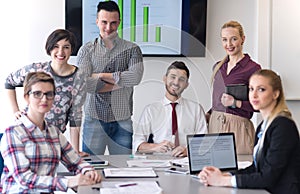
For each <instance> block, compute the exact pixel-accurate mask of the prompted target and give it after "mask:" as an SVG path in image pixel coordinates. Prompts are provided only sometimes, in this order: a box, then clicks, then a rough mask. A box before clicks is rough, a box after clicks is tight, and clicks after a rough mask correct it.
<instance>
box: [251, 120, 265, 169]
mask: <svg viewBox="0 0 300 194" xmlns="http://www.w3.org/2000/svg"><path fill="white" fill-rule="evenodd" d="M266 125H267V121H264V122H263V124H262V126H261V128H260V131H259V132H258V134H257V137H258V141H257V144H256V145H255V147H254V151H253V161H254V164H255V166H256V167H257V161H256V157H257V154H258V152H259V149H260V144H261V143H260V140H261V137H262V135H263V133H264V130H265V128H266Z"/></svg>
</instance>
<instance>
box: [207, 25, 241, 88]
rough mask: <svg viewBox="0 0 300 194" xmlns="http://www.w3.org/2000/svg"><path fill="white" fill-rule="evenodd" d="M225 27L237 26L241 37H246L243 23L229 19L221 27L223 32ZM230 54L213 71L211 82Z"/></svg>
mask: <svg viewBox="0 0 300 194" xmlns="http://www.w3.org/2000/svg"><path fill="white" fill-rule="evenodd" d="M225 28H235V29H237V30H238V31H239V35H240V37H244V36H245V33H244V29H243V27H242V25H241V24H240V23H239V22H237V21H229V22H226V23H225V24H223V26H222V27H221V32H222V30H223V29H225ZM227 58H228V55H226V56H225V57H224V58H223V59H222V60H221V61H220V62H219V63H218V64H217V65H216V66H215V68H214V70H213V73H212V77H211V83H213V80H214V77H215V75H216V73H217V72H218V70H219V69H220V68H221V66H222V65H223V64H224V63H225V61H226V60H227Z"/></svg>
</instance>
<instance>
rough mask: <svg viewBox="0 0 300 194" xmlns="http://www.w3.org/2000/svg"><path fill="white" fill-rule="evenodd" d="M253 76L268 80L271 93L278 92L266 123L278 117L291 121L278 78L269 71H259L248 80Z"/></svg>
mask: <svg viewBox="0 0 300 194" xmlns="http://www.w3.org/2000/svg"><path fill="white" fill-rule="evenodd" d="M255 75H257V76H262V77H265V78H267V79H268V80H269V84H270V86H271V87H272V89H273V91H279V96H278V98H277V99H276V105H275V107H274V109H273V110H272V112H271V114H270V116H269V119H268V123H271V122H272V120H273V119H274V118H275V117H277V116H279V115H280V116H285V117H289V118H290V119H291V117H292V114H291V112H290V111H289V109H288V107H287V105H286V102H285V97H284V93H283V87H282V82H281V78H280V76H279V75H277V74H276V73H275V72H274V71H272V70H270V69H260V70H258V71H256V72H255V73H254V74H252V75H251V77H250V79H251V78H252V77H253V76H255Z"/></svg>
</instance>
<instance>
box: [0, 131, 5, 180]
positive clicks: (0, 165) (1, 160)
mask: <svg viewBox="0 0 300 194" xmlns="http://www.w3.org/2000/svg"><path fill="white" fill-rule="evenodd" d="M2 136H3V133H0V141H1V138H2ZM3 167H4V162H3V158H2V155H1V153H0V177H1V175H2V171H3Z"/></svg>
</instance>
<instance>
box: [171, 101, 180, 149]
mask: <svg viewBox="0 0 300 194" xmlns="http://www.w3.org/2000/svg"><path fill="white" fill-rule="evenodd" d="M171 105H172V135H175V142H174V143H175V146H176V147H177V146H179V137H178V126H177V114H176V109H175V107H176V105H177V103H171Z"/></svg>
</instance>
